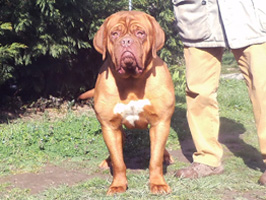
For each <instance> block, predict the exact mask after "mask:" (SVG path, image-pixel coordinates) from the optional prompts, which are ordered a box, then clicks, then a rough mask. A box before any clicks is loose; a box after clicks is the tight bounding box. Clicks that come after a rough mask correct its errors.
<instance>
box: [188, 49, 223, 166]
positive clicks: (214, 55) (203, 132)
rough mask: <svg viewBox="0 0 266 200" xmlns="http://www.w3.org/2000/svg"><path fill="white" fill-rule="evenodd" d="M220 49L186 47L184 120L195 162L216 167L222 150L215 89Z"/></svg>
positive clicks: (216, 86)
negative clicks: (188, 128)
mask: <svg viewBox="0 0 266 200" xmlns="http://www.w3.org/2000/svg"><path fill="white" fill-rule="evenodd" d="M223 50H224V49H223V48H203V49H199V48H193V47H185V49H184V55H185V61H186V79H187V88H186V100H187V119H188V123H189V127H190V131H191V134H192V138H193V141H194V144H195V146H196V149H197V151H196V152H195V153H194V154H193V160H194V162H199V163H203V164H207V165H210V166H213V167H217V166H219V165H220V164H221V158H222V155H223V148H222V146H221V144H220V143H219V142H218V134H219V126H220V121H219V113H218V112H219V108H218V102H217V89H218V85H219V77H220V71H221V59H222V54H223Z"/></svg>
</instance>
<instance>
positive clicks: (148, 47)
mask: <svg viewBox="0 0 266 200" xmlns="http://www.w3.org/2000/svg"><path fill="white" fill-rule="evenodd" d="M164 41H165V36H164V32H163V30H162V28H161V27H160V25H159V23H158V22H157V21H156V20H155V19H154V18H153V17H152V16H150V15H148V14H146V13H143V12H140V11H121V12H118V13H115V14H113V15H111V16H110V17H108V18H107V19H106V20H105V21H104V23H103V24H102V26H101V27H100V29H99V30H98V32H97V33H96V35H95V37H94V40H93V44H94V47H95V49H96V50H97V51H98V52H99V53H101V54H102V56H103V59H105V58H106V56H110V58H111V60H112V62H113V64H114V66H115V73H117V74H118V75H119V76H121V77H123V78H127V77H130V76H132V77H135V78H137V77H139V76H140V75H141V74H142V73H143V72H144V71H145V68H146V66H147V65H148V63H149V62H150V61H151V59H152V58H155V57H156V56H157V54H156V52H157V51H158V50H159V49H161V48H162V47H163V45H164Z"/></svg>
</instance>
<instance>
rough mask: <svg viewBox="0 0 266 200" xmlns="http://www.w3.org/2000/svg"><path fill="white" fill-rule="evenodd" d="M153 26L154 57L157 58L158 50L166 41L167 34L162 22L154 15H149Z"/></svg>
mask: <svg viewBox="0 0 266 200" xmlns="http://www.w3.org/2000/svg"><path fill="white" fill-rule="evenodd" d="M149 19H150V21H151V23H152V28H153V30H154V31H153V38H154V39H153V44H152V57H154V58H156V56H157V51H159V50H160V49H161V48H162V47H163V45H164V42H165V34H164V31H163V29H162V27H161V26H160V24H159V23H158V22H157V21H156V20H155V19H154V17H152V16H149Z"/></svg>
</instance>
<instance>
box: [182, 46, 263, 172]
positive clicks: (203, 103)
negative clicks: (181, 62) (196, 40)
mask: <svg viewBox="0 0 266 200" xmlns="http://www.w3.org/2000/svg"><path fill="white" fill-rule="evenodd" d="M223 52H224V49H223V48H220V47H217V48H201V49H199V48H194V47H185V49H184V55H185V60H186V77H187V88H186V93H187V94H186V100H187V119H188V123H189V127H190V131H191V134H192V137H193V141H194V144H195V146H196V149H197V152H195V153H194V154H193V160H194V162H199V163H203V164H207V165H210V166H214V167H217V166H219V165H220V164H221V158H222V155H223V148H222V146H221V144H220V143H219V142H218V134H219V127H220V121H219V107H218V102H217V98H216V97H217V89H218V86H219V78H220V71H221V59H222V55H223ZM232 52H233V54H234V56H235V59H236V60H237V62H238V65H239V67H240V70H241V72H242V73H243V75H244V78H245V81H246V84H247V86H248V91H249V96H250V99H251V102H252V104H253V112H254V116H255V122H256V127H257V132H258V138H259V144H260V149H261V153H262V156H263V161H264V162H265V163H266V43H264V44H259V45H252V46H249V47H246V48H241V49H235V50H232Z"/></svg>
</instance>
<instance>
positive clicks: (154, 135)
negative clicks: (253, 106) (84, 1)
mask: <svg viewBox="0 0 266 200" xmlns="http://www.w3.org/2000/svg"><path fill="white" fill-rule="evenodd" d="M164 41H165V35H164V32H163V30H162V28H161V27H160V25H159V23H158V22H157V21H156V20H155V19H154V18H153V17H152V16H150V15H148V14H146V13H143V12H140V11H120V12H117V13H115V14H113V15H111V16H110V17H108V18H107V19H106V20H105V21H104V23H103V24H102V26H101V27H100V29H99V30H98V32H97V33H96V35H95V37H94V40H93V45H94V47H95V49H96V50H97V51H98V52H99V53H101V54H102V58H103V60H105V61H104V63H103V65H102V67H101V69H100V72H99V74H98V78H97V81H96V85H95V88H94V89H93V90H90V91H88V92H86V93H83V94H82V95H81V96H80V97H79V98H80V99H86V98H89V97H94V108H95V112H96V116H97V118H98V120H99V121H100V123H101V127H102V132H103V138H104V141H105V143H106V145H107V147H108V150H109V153H110V156H109V158H108V159H106V160H105V161H103V163H102V164H101V166H102V167H104V166H107V165H108V164H109V163H108V162H111V165H112V168H113V182H112V184H111V186H110V187H109V189H108V192H107V194H108V195H111V194H114V193H120V192H125V191H126V189H127V185H128V183H127V177H126V166H125V163H124V159H123V131H122V125H124V126H125V127H127V128H130V129H133V128H136V129H145V128H148V124H150V129H149V134H150V144H151V157H150V164H149V172H150V190H151V192H152V193H155V194H158V193H169V192H170V191H171V189H170V187H169V186H168V184H167V183H166V181H165V179H164V177H163V162H164V161H166V162H172V158H171V156H170V154H169V153H168V152H167V151H166V150H165V144H166V140H167V138H168V135H169V129H170V120H171V117H172V114H173V112H174V107H175V94H174V86H173V83H172V79H171V76H170V73H169V71H168V68H167V65H166V64H165V63H164V62H163V61H162V60H161V59H160V58H159V57H158V56H157V51H158V50H159V49H161V48H162V47H163V45H164Z"/></svg>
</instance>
